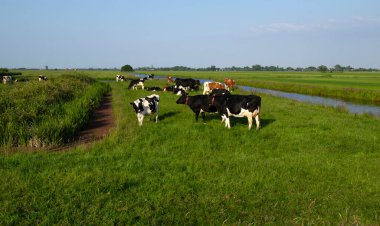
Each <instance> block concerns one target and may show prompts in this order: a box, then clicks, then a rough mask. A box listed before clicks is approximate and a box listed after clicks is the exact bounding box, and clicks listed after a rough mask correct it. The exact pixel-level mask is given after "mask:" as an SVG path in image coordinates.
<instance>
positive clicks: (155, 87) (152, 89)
mask: <svg viewBox="0 0 380 226" xmlns="http://www.w3.org/2000/svg"><path fill="white" fill-rule="evenodd" d="M145 89H146V90H148V91H162V89H161V88H160V87H157V86H153V87H146V88H145Z"/></svg>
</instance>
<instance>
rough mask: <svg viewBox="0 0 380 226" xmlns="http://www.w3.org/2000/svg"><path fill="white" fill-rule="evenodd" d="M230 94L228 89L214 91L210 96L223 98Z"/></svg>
mask: <svg viewBox="0 0 380 226" xmlns="http://www.w3.org/2000/svg"><path fill="white" fill-rule="evenodd" d="M228 94H230V92H229V91H228V90H226V89H213V90H212V91H211V93H210V96H223V95H228Z"/></svg>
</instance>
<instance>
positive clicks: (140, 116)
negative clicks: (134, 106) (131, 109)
mask: <svg viewBox="0 0 380 226" xmlns="http://www.w3.org/2000/svg"><path fill="white" fill-rule="evenodd" d="M137 120H138V121H139V126H142V123H143V120H144V115H142V114H139V115H137Z"/></svg>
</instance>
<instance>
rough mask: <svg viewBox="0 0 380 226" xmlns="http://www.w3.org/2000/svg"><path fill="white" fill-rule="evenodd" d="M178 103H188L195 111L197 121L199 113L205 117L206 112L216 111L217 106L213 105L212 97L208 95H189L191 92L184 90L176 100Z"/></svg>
mask: <svg viewBox="0 0 380 226" xmlns="http://www.w3.org/2000/svg"><path fill="white" fill-rule="evenodd" d="M176 103H177V104H185V105H188V106H189V107H190V108H191V110H192V111H193V112H194V113H195V121H198V117H199V113H201V115H202V119H203V121H204V119H205V115H204V113H205V112H209V113H215V112H217V108H216V107H215V106H213V105H211V104H210V103H211V97H210V96H208V95H195V96H189V94H187V93H185V92H184V91H182V95H181V96H180V98H178V100H177V101H176Z"/></svg>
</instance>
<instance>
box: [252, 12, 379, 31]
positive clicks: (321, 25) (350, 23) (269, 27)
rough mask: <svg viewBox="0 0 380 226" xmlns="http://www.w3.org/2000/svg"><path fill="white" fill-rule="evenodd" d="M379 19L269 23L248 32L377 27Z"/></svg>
mask: <svg viewBox="0 0 380 226" xmlns="http://www.w3.org/2000/svg"><path fill="white" fill-rule="evenodd" d="M379 26H380V18H379V17H360V16H356V17H347V18H331V19H327V20H323V21H317V22H306V23H303V24H301V23H286V22H279V23H270V24H261V25H256V26H252V27H250V28H249V30H250V31H251V32H253V33H255V34H263V33H280V32H306V31H315V30H322V29H323V30H330V29H331V30H332V29H337V28H355V27H379Z"/></svg>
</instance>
